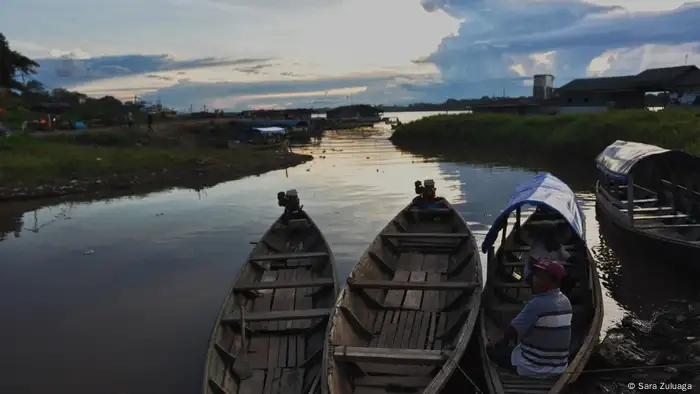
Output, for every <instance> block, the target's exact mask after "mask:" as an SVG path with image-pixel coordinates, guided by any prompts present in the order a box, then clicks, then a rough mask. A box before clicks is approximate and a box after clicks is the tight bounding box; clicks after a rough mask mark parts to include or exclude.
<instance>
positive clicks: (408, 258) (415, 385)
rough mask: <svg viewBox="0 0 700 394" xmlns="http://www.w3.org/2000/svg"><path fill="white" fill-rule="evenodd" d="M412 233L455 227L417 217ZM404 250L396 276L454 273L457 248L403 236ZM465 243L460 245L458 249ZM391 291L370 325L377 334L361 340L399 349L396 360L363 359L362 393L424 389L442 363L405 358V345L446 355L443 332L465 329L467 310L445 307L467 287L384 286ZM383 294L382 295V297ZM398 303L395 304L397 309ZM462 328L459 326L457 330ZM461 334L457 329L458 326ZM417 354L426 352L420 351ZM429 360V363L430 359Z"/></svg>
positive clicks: (415, 278) (358, 385)
mask: <svg viewBox="0 0 700 394" xmlns="http://www.w3.org/2000/svg"><path fill="white" fill-rule="evenodd" d="M406 232H409V233H431V232H432V233H435V232H437V233H449V232H452V228H451V227H450V226H449V225H446V224H444V223H414V224H412V225H411V227H410V228H409V229H407V231H406ZM424 242H426V243H429V244H430V245H435V244H437V243H440V244H442V245H447V244H451V245H457V243H458V242H459V241H457V240H454V239H451V240H442V241H439V240H438V241H435V240H430V241H424ZM404 244H411V249H412V250H414V251H406V252H401V247H402V245H404ZM398 246H399V251H400V252H399V255H398V259H397V261H396V264H395V267H396V270H395V272H394V275H393V278H392V279H391V280H392V282H425V283H437V282H445V281H447V279H448V275H447V273H448V272H449V267H450V263H451V262H453V260H454V254H448V253H445V252H443V253H426V252H420V251H415V249H413V248H415V246H416V241H408V240H405V241H404V240H400V241H398ZM458 251H459V249H454V252H452V253H457V252H458ZM378 292H385V295H384V298H383V303H382V304H383V306H384V308H385V309H384V310H378V311H377V312H376V313H375V314H373V316H372V318H371V319H370V323H369V324H368V326H367V329H368V330H369V331H370V332H371V333H373V334H374V336H373V337H372V338H371V339H365V341H364V342H363V343H362V344H361V345H360V346H364V347H367V348H369V349H368V350H370V351H371V350H372V348H375V349H397V353H396V354H395V358H394V359H393V360H394V361H393V363H391V364H387V363H371V362H357V363H356V365H357V367H359V369H360V370H361V372H360V373H359V376H358V377H356V378H355V379H354V381H353V385H354V392H355V393H358V394H361V393H362V394H384V393H395V392H396V391H397V390H399V391H407V390H408V392H411V391H416V392H418V391H422V390H423V389H424V388H425V387H426V386H428V385H429V384H430V382H431V381H432V379H433V377H434V375H435V372H436V371H437V370H439V368H440V365H435V363H431V364H433V365H416V364H418V362H416V361H415V360H414V361H411V362H408V361H405V360H402V359H401V356H402V354H401V353H400V352H401V350H399V349H419V350H426V352H425V355H426V356H428V355H437V356H440V354H441V353H440V352H441V351H442V349H443V348H444V346H445V340H446V339H443V338H442V337H441V334H448V335H446V337H449V336H450V335H449V334H451V332H452V331H454V330H453V328H454V327H453V326H456V327H457V328H458V329H461V326H462V324H461V322H463V320H461V319H459V318H460V317H466V315H468V312H469V311H465V313H463V314H461V315H459V316H458V315H456V314H455V313H454V312H453V313H449V312H441V311H442V310H443V309H444V307H445V306H446V305H449V304H450V302H452V301H454V300H455V298H456V297H458V296H459V295H461V294H463V292H462V291H459V290H457V291H444V290H443V291H440V290H426V291H422V290H388V291H383V290H378ZM380 299H381V298H380ZM392 309H395V310H392ZM457 331H458V330H457ZM455 334H456V332H455ZM416 357H421V356H420V355H419V356H416ZM426 364H428V363H426Z"/></svg>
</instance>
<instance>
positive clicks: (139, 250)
mask: <svg viewBox="0 0 700 394" xmlns="http://www.w3.org/2000/svg"><path fill="white" fill-rule="evenodd" d="M425 115H426V113H415V112H414V113H396V114H386V116H398V117H399V118H400V119H401V121H403V122H406V121H410V120H412V119H417V118H418V117H421V116H425ZM389 134H390V132H389V131H388V129H387V128H385V129H381V130H379V131H377V132H362V133H359V132H348V131H344V132H334V133H328V135H327V136H326V137H325V138H324V139H323V140H322V141H321V142H320V144H318V145H316V146H308V147H300V148H298V149H297V150H299V151H300V152H304V153H311V154H313V155H314V156H315V157H316V159H315V160H313V161H312V162H309V163H306V164H304V165H301V166H298V167H295V168H290V169H288V170H281V171H275V172H271V173H268V174H265V175H262V176H259V177H251V178H246V179H242V180H238V181H233V182H228V183H224V184H220V185H218V186H216V187H213V188H211V189H208V190H205V191H201V192H196V191H191V190H174V191H167V192H160V193H153V194H150V195H148V196H142V197H132V198H122V199H113V200H110V201H86V200H85V199H83V201H82V202H81V201H78V202H70V201H68V200H66V201H63V202H56V201H43V202H24V203H21V204H20V203H15V204H5V205H0V234H4V236H3V237H2V238H5V239H4V241H1V242H0V321H1V324H0V349H2V355H1V356H0V393H18V394H19V393H22V394H34V393H42V394H46V393H71V394H95V393H104V394H117V393H128V394H154V393H170V394H188V393H194V392H197V391H198V390H199V386H200V381H201V378H202V367H203V361H204V354H205V346H206V343H207V340H208V337H209V334H210V330H211V328H212V324H213V322H214V319H215V317H216V315H217V313H218V309H219V307H220V304H221V302H222V301H223V299H224V297H225V296H226V292H227V290H228V288H229V286H230V284H231V281H232V279H233V277H234V275H235V273H236V271H237V269H238V266H239V264H241V263H242V262H244V261H245V259H246V257H247V255H248V253H249V251H250V249H251V245H250V242H251V241H256V240H257V239H258V238H259V237H260V235H261V234H262V233H263V232H264V230H265V229H266V228H267V227H268V226H269V225H270V224H271V223H272V221H273V220H275V218H276V217H277V216H278V215H279V214H280V208H279V207H278V206H277V200H276V193H277V192H278V191H282V190H287V189H291V188H296V189H297V190H298V191H299V194H300V197H301V200H302V203H303V204H304V206H305V209H306V210H307V212H309V213H310V214H311V215H312V216H313V218H314V220H315V221H316V223H317V224H318V225H319V226H320V227H321V230H322V231H323V232H324V234H325V235H326V238H327V239H328V241H329V242H330V244H331V246H332V248H333V251H334V253H335V257H336V261H337V263H338V270H339V273H340V275H341V277H344V276H346V275H347V274H348V272H349V271H350V269H351V268H352V266H353V264H354V263H355V262H356V261H357V259H358V258H359V256H360V255H361V254H362V252H363V251H364V249H365V248H366V247H367V245H369V243H370V242H371V241H372V239H373V238H374V237H375V235H376V234H377V232H378V231H379V230H380V229H381V228H382V227H383V226H384V225H385V224H386V223H387V222H388V221H389V220H390V219H391V218H392V217H393V216H394V215H395V214H396V212H397V211H398V210H399V209H401V208H402V207H403V206H404V205H405V204H406V203H407V201H408V199H411V198H413V196H414V194H413V182H414V181H415V180H423V179H427V178H432V179H435V182H436V185H437V188H438V193H439V194H441V195H442V196H444V197H446V198H448V199H449V200H450V201H451V202H452V203H453V204H454V205H455V206H456V208H457V209H458V210H459V211H460V213H461V214H462V215H463V216H464V217H465V219H466V220H467V221H468V222H469V224H470V225H471V226H472V229H473V230H474V232H475V233H477V234H478V235H479V236H480V237H482V236H483V235H485V233H486V231H487V229H488V227H489V226H490V224H491V221H492V220H493V219H495V217H496V216H497V215H498V213H499V212H500V210H501V209H502V208H503V207H504V206H505V204H506V203H507V202H508V200H509V198H510V196H511V192H512V191H513V189H514V188H515V186H516V185H517V184H519V183H521V182H523V181H525V180H526V179H528V178H530V177H532V176H533V175H534V174H535V173H536V172H537V170H550V169H547V168H532V166H529V167H527V168H520V167H518V166H517V165H513V164H510V165H508V166H506V165H499V164H497V163H499V160H502V158H494V159H493V160H488V161H484V160H481V161H476V160H474V159H470V158H465V159H464V160H459V161H456V162H455V161H441V160H437V159H424V158H421V157H417V156H415V155H412V154H408V153H403V152H401V151H399V150H397V149H396V148H394V147H393V145H392V144H391V143H390V142H389V141H388V140H387V137H388V135H389ZM503 160H505V159H503ZM516 161H517V160H516ZM486 162H488V163H486ZM507 162H508V163H512V162H513V158H508V160H507ZM494 163H496V164H494ZM571 167H572V166H567V170H565V171H564V170H561V169H558V168H551V170H552V171H553V172H554V173H555V175H557V176H560V177H562V178H563V180H564V181H566V182H568V183H569V184H570V185H572V188H574V189H575V191H576V192H577V193H578V195H579V196H580V197H581V202H582V205H583V209H584V212H585V216H586V219H587V221H586V226H587V236H588V241H589V244H590V247H591V249H592V250H593V253H594V255H595V256H596V257H597V258H598V259H599V269H600V272H601V276H602V277H603V282H604V286H605V292H606V298H605V313H606V318H605V323H604V324H605V326H606V327H609V326H610V325H611V324H613V323H615V322H616V321H619V319H620V318H621V317H622V316H623V315H624V314H626V313H632V314H635V315H638V316H640V317H644V318H645V317H648V316H649V314H650V313H651V311H652V310H654V308H658V307H663V306H664V305H666V304H667V303H672V302H674V299H680V298H685V297H688V296H689V294H694V293H696V291H694V289H693V286H692V284H689V283H685V282H683V281H682V280H681V279H682V276H681V275H678V274H677V273H674V272H670V271H669V270H667V269H665V268H664V267H663V263H664V262H659V261H648V260H646V259H645V256H638V255H635V253H634V250H633V249H631V248H629V246H628V245H627V246H626V245H623V244H622V243H621V242H620V241H619V240H618V239H616V235H614V234H610V235H608V234H604V232H601V231H600V230H599V226H598V223H597V221H596V220H595V202H594V196H593V195H592V194H591V191H592V188H593V182H594V173H592V172H591V171H592V170H594V168H592V167H594V166H593V165H592V164H591V165H588V166H586V165H580V166H578V165H577V166H573V167H574V168H575V169H574V170H571ZM589 167H590V168H589ZM603 230H605V229H603ZM604 236H605V238H604ZM0 239H1V238H0ZM611 246H612V248H611ZM613 248H614V250H613Z"/></svg>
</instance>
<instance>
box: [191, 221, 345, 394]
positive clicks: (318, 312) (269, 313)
mask: <svg viewBox="0 0 700 394" xmlns="http://www.w3.org/2000/svg"><path fill="white" fill-rule="evenodd" d="M337 292H338V281H337V276H336V273H335V264H334V259H333V254H332V252H331V249H330V247H329V246H328V243H327V242H326V239H325V238H324V237H323V234H322V233H321V231H320V230H319V229H318V227H317V226H316V225H315V224H314V222H313V220H311V218H310V217H309V216H308V215H307V214H306V213H305V212H304V211H300V212H297V213H296V218H295V219H294V220H291V221H290V222H289V224H288V225H284V224H283V221H282V217H280V218H279V219H278V220H277V221H276V222H275V223H274V224H273V225H272V227H270V229H269V230H268V231H267V232H266V233H265V234H264V235H263V236H262V239H261V240H260V242H258V243H257V245H256V246H255V247H254V248H253V251H252V253H251V254H250V257H249V258H248V261H247V262H246V263H245V264H243V265H242V267H241V269H240V270H239V272H238V275H237V276H236V279H235V281H234V285H233V287H232V289H231V290H230V292H229V294H228V296H227V297H226V300H225V301H224V304H223V307H222V309H221V313H220V314H219V316H218V317H217V319H216V323H215V326H214V330H213V333H212V335H211V340H210V342H209V348H208V351H207V358H206V365H205V372H204V374H205V376H204V384H203V388H202V392H203V393H204V394H244V393H245V394H258V393H263V392H264V393H265V394H267V393H270V394H315V393H320V380H321V378H320V372H321V364H322V358H323V357H322V356H323V347H324V343H325V333H326V328H327V326H328V319H329V317H330V313H331V310H332V308H333V304H334V302H335V300H336V296H337ZM241 304H242V305H243V308H244V313H243V315H244V316H243V317H244V321H245V323H244V324H245V325H246V332H247V335H246V337H245V341H244V343H245V344H246V354H245V358H246V362H247V365H248V366H249V368H250V370H252V376H250V377H249V378H247V379H240V378H239V377H238V376H236V374H235V372H234V370H235V369H234V368H232V366H233V364H234V362H235V360H236V358H237V357H238V355H239V354H240V352H239V347H240V344H241V335H240V333H241V323H240V321H241V315H240V305H241Z"/></svg>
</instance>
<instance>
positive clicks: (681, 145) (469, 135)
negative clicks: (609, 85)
mask: <svg viewBox="0 0 700 394" xmlns="http://www.w3.org/2000/svg"><path fill="white" fill-rule="evenodd" d="M615 140H627V141H638V142H645V143H649V144H654V145H658V146H662V147H665V148H670V149H682V150H685V151H687V152H690V153H693V154H700V117H699V116H698V115H697V112H695V111H692V110H685V109H666V110H663V111H658V112H653V111H647V110H641V109H640V110H615V111H608V112H600V113H590V114H577V115H554V116H519V115H502V114H459V115H437V116H431V117H427V118H423V119H420V120H417V121H415V122H410V123H407V124H404V125H402V126H399V127H398V128H397V129H396V131H395V132H394V134H393V135H392V137H391V141H392V142H393V143H394V144H395V145H397V146H399V147H402V148H406V149H409V150H420V148H421V147H425V148H428V147H432V148H433V149H434V148H436V147H445V148H447V147H460V146H462V147H470V148H483V149H497V150H510V151H514V152H521V151H529V152H536V153H538V154H547V155H551V156H563V157H578V158H583V159H590V158H592V157H595V156H596V155H597V154H598V153H600V151H602V150H603V148H605V147H606V146H607V145H609V144H610V143H612V142H614V141H615Z"/></svg>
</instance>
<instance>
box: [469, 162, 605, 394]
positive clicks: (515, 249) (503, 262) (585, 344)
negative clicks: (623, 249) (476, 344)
mask: <svg viewBox="0 0 700 394" xmlns="http://www.w3.org/2000/svg"><path fill="white" fill-rule="evenodd" d="M523 205H530V206H533V205H534V206H535V207H536V209H535V211H534V213H532V214H531V215H530V216H529V217H528V218H527V220H525V221H524V222H522V223H521V216H522V212H521V207H522V206H523ZM513 212H515V214H514V216H515V223H514V225H513V226H512V228H509V226H508V220H509V219H513V218H512V217H511V214H512V213H513ZM543 226H556V227H550V228H556V229H557V231H558V233H557V234H558V236H559V240H560V242H561V243H562V246H564V248H565V249H566V251H567V252H568V253H569V254H570V255H571V256H572V257H573V259H572V260H569V261H568V262H567V263H564V265H565V268H566V270H567V274H568V276H570V277H571V278H573V279H574V280H575V287H573V288H572V289H571V290H570V291H567V296H568V297H569V300H570V301H571V304H572V308H573V317H572V322H571V345H570V350H569V351H570V357H569V366H568V368H567V370H566V371H565V372H564V373H563V374H561V375H558V376H552V377H544V378H543V377H538V378H532V377H523V376H519V375H518V374H517V373H515V372H511V371H509V370H507V369H504V368H500V367H498V366H497V365H496V364H494V363H493V362H492V361H491V360H490V359H489V357H488V356H487V355H486V351H485V346H486V345H487V344H488V343H489V342H490V341H495V340H498V339H500V338H501V337H502V335H503V331H504V330H505V328H506V327H507V326H508V325H509V323H510V321H511V320H512V319H513V318H514V317H515V316H517V314H518V313H520V311H521V310H522V309H523V307H524V306H525V304H524V303H525V302H527V301H528V300H530V298H531V297H532V290H531V289H530V286H529V285H528V284H527V283H525V282H524V280H523V278H522V276H523V270H524V268H525V262H524V261H523V260H524V259H525V258H526V257H527V252H528V251H529V249H530V246H531V244H532V235H533V234H534V233H535V232H537V231H540V230H538V228H542V227H543ZM584 229H585V226H584V217H583V213H582V211H581V208H580V206H579V205H578V203H577V202H576V197H575V195H574V193H573V192H572V191H571V189H570V188H569V187H568V186H567V185H566V184H564V183H563V182H562V181H560V180H559V179H557V178H556V177H554V176H552V175H551V174H541V175H538V176H537V177H535V178H534V179H533V180H532V181H530V182H528V183H526V184H523V185H521V186H519V187H518V188H517V189H516V193H515V195H514V196H513V198H512V199H511V201H510V203H509V204H508V208H506V209H505V210H504V211H503V213H501V215H500V216H499V217H498V218H497V219H496V221H495V222H494V225H493V226H492V227H491V229H490V230H489V233H488V234H487V236H486V238H485V240H484V243H483V246H482V249H483V251H484V252H486V253H487V254H488V261H489V263H488V267H489V268H488V276H487V277H488V279H487V282H486V288H485V291H484V300H483V304H482V311H481V316H480V317H481V318H480V320H479V340H480V345H481V356H482V362H483V366H484V373H485V376H486V379H485V380H486V383H487V386H488V388H489V390H490V392H491V393H492V394H522V393H528V394H555V393H561V392H562V391H563V390H564V389H565V388H566V387H567V386H568V385H569V384H571V383H573V382H574V381H576V380H577V379H578V377H579V375H580V372H581V371H582V370H583V369H584V367H585V365H586V362H587V361H588V359H589V358H590V356H591V354H592V352H593V351H594V349H595V346H596V345H597V344H598V343H599V340H600V329H601V325H602V321H603V295H602V291H601V286H600V279H599V278H598V273H597V271H596V266H595V260H594V259H593V257H592V255H591V252H590V250H589V249H588V247H587V245H586V241H585V239H586V238H585V230H584ZM499 235H500V236H501V241H500V245H498V247H496V246H495V243H496V242H497V238H499Z"/></svg>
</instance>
